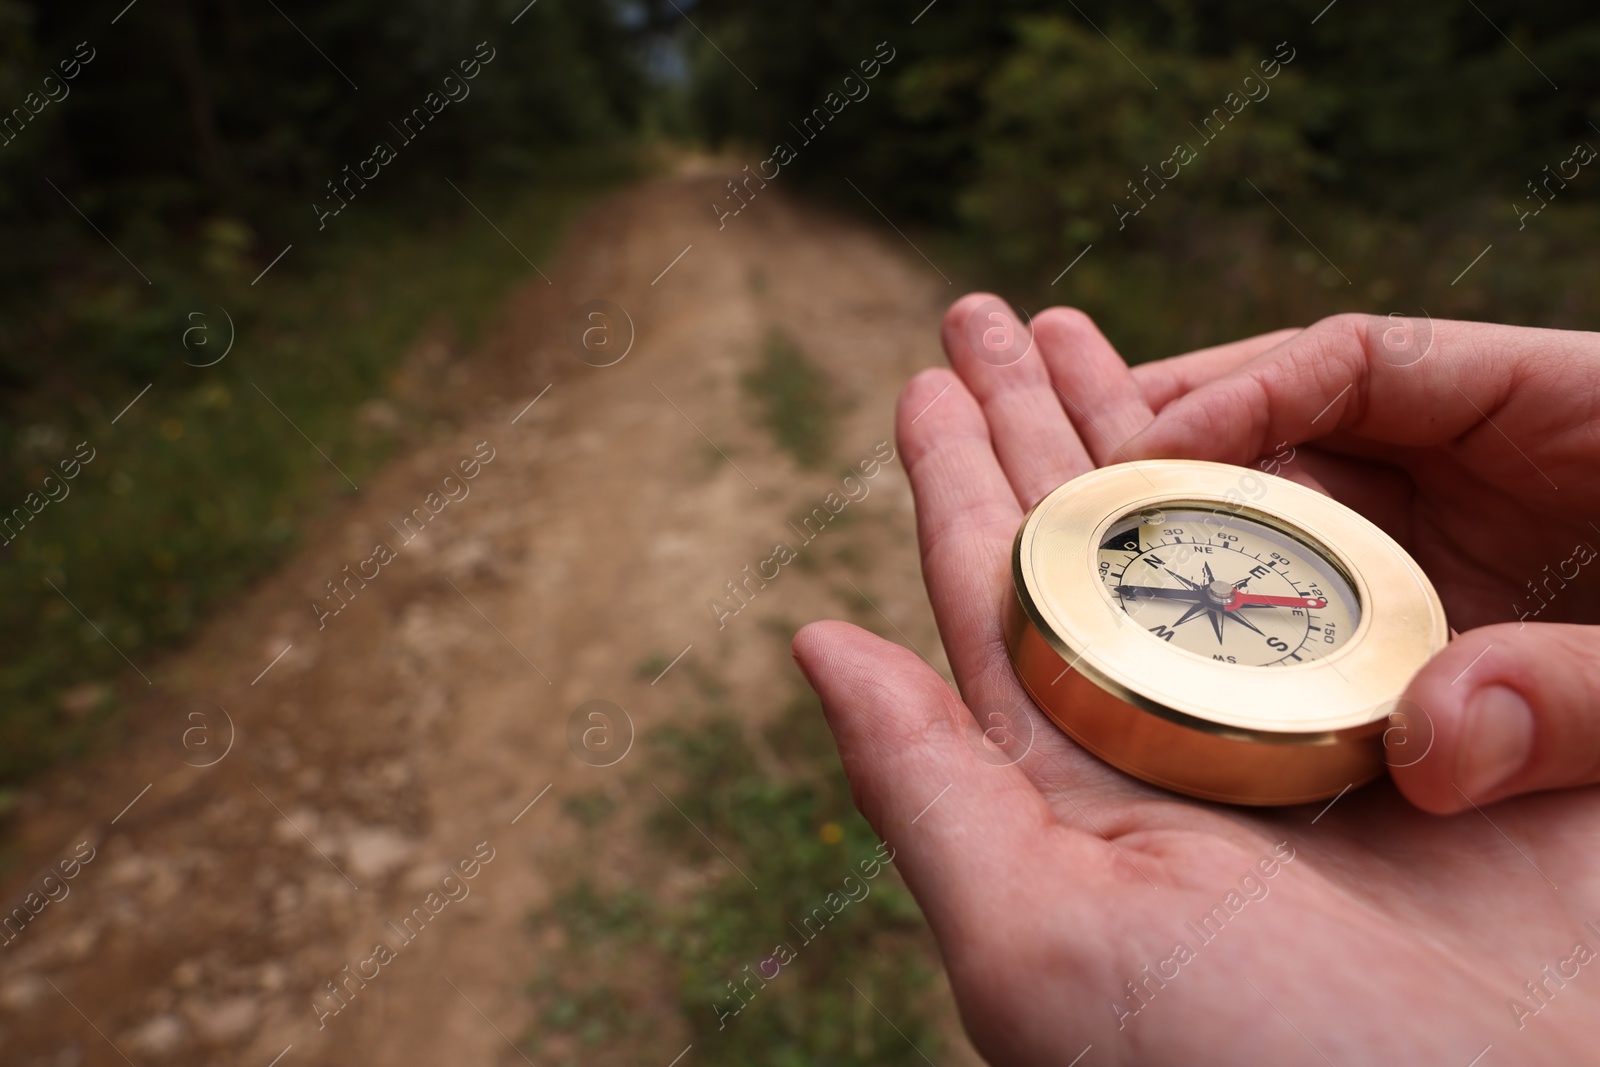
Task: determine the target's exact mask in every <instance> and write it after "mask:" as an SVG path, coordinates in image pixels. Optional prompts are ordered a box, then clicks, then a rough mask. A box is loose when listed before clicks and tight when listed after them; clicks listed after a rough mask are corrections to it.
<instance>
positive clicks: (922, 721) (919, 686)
mask: <svg viewBox="0 0 1600 1067" xmlns="http://www.w3.org/2000/svg"><path fill="white" fill-rule="evenodd" d="M793 652H794V657H795V661H796V662H797V663H798V664H799V665H800V670H801V671H802V672H803V673H804V674H805V676H806V679H807V680H808V681H809V682H810V683H811V685H812V688H814V689H815V690H816V691H817V695H818V696H819V697H820V698H821V700H822V707H823V711H824V712H825V713H826V714H827V717H828V726H829V728H830V729H831V730H832V731H833V735H834V739H835V740H836V741H837V743H838V746H839V757H840V760H841V761H842V762H843V764H844V770H845V775H846V776H847V777H848V778H849V780H850V790H851V794H852V796H853V797H854V799H855V802H856V806H857V807H858V808H860V809H861V813H862V814H863V815H864V816H866V819H867V821H868V822H869V823H871V824H872V828H873V830H875V831H876V832H877V834H878V836H879V837H881V838H882V839H883V840H884V841H885V842H887V843H888V845H889V846H890V847H891V848H893V849H894V850H895V852H894V862H895V865H896V866H897V867H899V868H900V869H901V873H902V874H903V875H904V876H905V879H906V883H907V885H908V886H909V887H910V888H911V891H912V892H913V893H914V894H916V897H917V900H918V902H919V903H921V905H922V907H923V910H924V911H925V912H926V913H927V915H928V919H929V921H930V922H931V923H932V924H933V927H934V931H935V933H936V934H938V935H939V937H940V941H941V943H945V944H952V943H955V942H959V941H960V940H962V939H961V938H960V937H957V938H956V939H955V941H954V942H952V941H947V940H946V936H945V935H946V934H956V933H962V932H965V933H971V932H972V931H973V930H974V928H975V927H974V924H975V923H979V922H982V921H983V917H984V916H985V915H986V914H987V913H988V911H989V910H990V909H992V908H994V907H995V906H996V905H995V903H994V902H995V899H996V894H995V892H994V887H995V885H996V884H997V883H996V878H997V876H999V874H1000V872H1005V871H1012V870H1015V869H1017V868H1018V866H1019V865H1020V864H1022V863H1023V862H1026V861H1027V857H1030V856H1032V857H1036V858H1037V859H1038V861H1039V862H1040V863H1041V864H1043V863H1045V862H1049V863H1050V865H1051V866H1054V865H1055V863H1056V862H1058V860H1057V858H1056V857H1057V856H1058V854H1059V853H1058V850H1059V849H1067V850H1069V852H1070V853H1071V857H1062V858H1076V859H1079V860H1081V861H1083V863H1084V869H1083V871H1082V872H1081V873H1082V875H1083V876H1084V877H1085V878H1092V876H1093V875H1094V873H1095V872H1096V871H1103V870H1105V869H1106V865H1107V861H1106V859H1105V857H1104V855H1103V853H1104V852H1107V851H1109V846H1105V845H1104V844H1103V843H1101V842H1099V841H1097V840H1095V839H1091V838H1088V837H1087V836H1086V835H1082V834H1077V833H1072V832H1070V831H1066V830H1065V828H1063V827H1061V826H1060V824H1059V823H1058V822H1057V821H1056V818H1055V816H1054V813H1053V812H1052V811H1051V810H1050V806H1049V805H1048V804H1047V803H1046V802H1045V800H1044V798H1043V797H1042V796H1040V794H1039V792H1038V790H1036V789H1034V788H1033V786H1032V785H1030V784H1029V782H1028V780H1027V778H1026V777H1025V776H1024V775H1023V773H1022V772H1021V771H1020V770H1018V769H1017V768H1016V767H1012V766H1004V767H1002V766H992V765H990V764H988V763H985V762H984V761H982V760H980V759H979V758H978V756H977V755H976V754H975V753H974V751H973V748H972V746H971V745H970V744H969V739H968V738H967V737H966V736H965V733H964V732H965V731H975V730H976V729H977V727H976V725H975V724H973V722H972V720H971V718H970V716H969V715H968V714H967V711H966V709H965V708H964V707H963V706H962V705H961V702H960V701H959V700H958V699H957V698H956V696H955V694H954V693H952V692H951V691H950V689H949V687H948V686H947V685H946V684H945V683H944V680H943V679H942V678H940V677H939V676H938V674H936V673H935V672H934V671H933V670H932V668H930V667H928V666H927V665H926V664H925V663H923V662H922V661H921V660H920V659H918V658H917V657H916V656H915V655H914V654H912V653H911V652H909V651H907V650H906V649H903V648H901V647H900V646H899V645H895V644H892V643H891V642H888V641H885V640H883V639H881V638H879V637H876V636H874V635H872V634H869V633H867V632H866V631H865V630H861V629H859V628H857V627H855V626H851V625H850V624H848V623H843V622H816V623H812V624H810V625H809V626H806V627H805V628H803V629H802V630H801V631H800V632H799V633H798V634H796V635H795V639H794V646H793ZM1005 880H1006V879H1002V881H1005Z"/></svg>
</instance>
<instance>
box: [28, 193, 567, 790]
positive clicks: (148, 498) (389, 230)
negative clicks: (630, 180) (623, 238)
mask: <svg viewBox="0 0 1600 1067" xmlns="http://www.w3.org/2000/svg"><path fill="white" fill-rule="evenodd" d="M575 184H578V185H581V188H574V187H573V186H572V185H566V186H563V185H559V184H557V183H554V182H549V183H546V184H545V185H544V186H543V188H541V189H540V190H539V191H538V192H537V193H536V194H534V195H531V196H530V195H527V194H522V195H521V196H519V197H518V198H517V199H515V200H512V199H509V198H506V199H502V198H500V197H498V196H494V197H486V198H485V199H484V200H483V201H480V202H481V203H483V204H485V205H486V206H488V207H491V208H492V209H493V210H494V213H495V215H496V217H497V218H498V220H499V223H500V226H501V227H502V228H503V229H505V230H506V231H507V232H508V233H511V234H515V235H516V238H517V240H518V243H519V244H520V245H521V247H522V248H523V249H524V250H526V251H527V252H528V253H529V254H532V255H543V254H545V253H547V251H548V250H549V249H550V248H551V247H552V246H553V245H554V243H555V239H556V236H557V235H558V233H559V231H560V227H561V225H562V223H563V222H564V221H565V220H566V219H567V218H568V217H569V215H570V214H571V213H572V212H573V211H574V210H575V208H576V207H577V206H578V205H580V204H582V203H584V202H586V200H587V198H588V197H589V196H591V195H592V194H593V191H594V183H593V180H592V178H590V177H587V176H586V177H585V178H584V180H582V181H581V182H579V183H575ZM237 240H238V236H237V231H232V232H229V231H227V230H225V229H224V230H219V233H218V235H217V236H214V237H213V238H211V241H212V242H213V244H214V245H215V246H216V249H215V251H214V252H213V254H212V256H211V258H212V261H213V267H212V271H211V273H210V274H209V276H204V277H202V276H200V275H198V274H197V275H195V276H173V277H170V278H163V283H164V284H163V287H162V289H161V292H163V293H168V294H170V295H167V296H165V297H163V298H161V300H162V302H163V304H164V305H165V308H166V309H165V310H162V311H160V312H159V313H156V312H150V313H149V314H148V315H147V314H145V313H134V312H130V311H129V310H128V309H130V308H132V309H137V308H139V307H140V306H141V305H140V301H141V300H143V299H153V298H147V297H145V296H144V295H143V294H142V293H141V292H140V290H142V289H143V288H144V287H143V286H138V285H137V284H135V285H134V286H130V287H123V288H117V287H110V288H106V289H102V290H98V291H96V292H95V293H94V294H93V296H92V298H88V299H87V300H86V303H85V304H84V305H83V312H82V316H81V318H80V320H79V321H77V322H75V323H74V324H73V327H72V328H73V330H74V331H75V336H77V337H78V338H79V339H80V341H79V343H81V344H83V345H85V346H86V347H87V350H88V351H89V352H90V353H91V354H92V356H93V358H95V359H99V360H104V361H105V364H104V365H103V366H102V367H100V373H98V374H97V376H96V377H94V378H93V379H90V380H88V381H87V382H86V383H85V384H84V386H83V388H84V389H85V395H82V396H73V395H71V394H70V393H67V392H65V391H57V390H54V389H52V390H50V391H45V392H38V393H32V394H29V395H27V396H26V397H23V398H19V399H16V400H14V401H13V405H12V419H11V420H9V421H6V422H0V456H3V457H5V463H4V465H3V466H0V517H3V516H10V515H12V509H13V508H15V507H18V506H22V505H23V504H24V501H25V500H26V499H27V494H29V493H39V491H40V489H41V486H42V485H43V484H44V478H45V477H46V476H47V475H50V474H51V473H52V472H55V473H56V474H57V477H58V478H59V469H58V468H59V463H60V461H62V460H63V459H68V458H70V457H71V456H72V455H73V452H74V449H75V447H76V446H77V445H78V443H79V442H88V445H89V447H90V448H92V449H94V452H95V454H94V458H93V460H92V461H91V462H89V463H88V464H86V465H83V467H82V470H81V473H79V474H78V476H77V477H76V478H75V479H74V480H72V481H70V482H67V483H66V486H67V488H68V490H69V493H68V495H67V496H65V498H63V499H61V500H60V501H59V502H57V503H51V504H48V505H46V506H44V507H43V509H42V511H40V513H39V514H38V515H37V516H35V517H33V518H32V519H31V521H29V522H28V523H27V524H26V525H25V526H24V527H22V529H21V530H20V533H18V534H17V535H16V536H15V537H14V539H12V540H11V544H10V545H9V546H8V547H6V548H0V553H4V558H5V563H6V565H5V567H4V568H3V569H0V633H4V634H5V635H7V637H6V640H7V645H8V648H7V654H6V656H5V657H4V658H3V661H0V663H3V665H0V784H3V783H7V782H13V781H17V780H19V779H21V778H22V777H25V776H26V775H27V774H28V773H30V772H32V771H33V770H35V769H37V768H38V767H39V766H41V765H43V764H46V763H48V762H50V761H51V760H53V759H55V758H57V757H59V756H61V755H63V754H68V753H72V752H76V751H80V750H81V749H82V748H83V747H84V746H85V745H87V744H88V743H89V742H90V741H91V739H93V738H94V737H95V735H96V734H97V733H99V732H101V730H102V727H103V726H104V720H105V714H104V713H105V711H106V710H107V709H106V708H100V709H95V710H93V711H90V712H88V713H82V712H80V713H78V714H76V715H75V714H73V713H72V712H70V711H69V710H68V709H67V708H64V707H63V697H64V696H65V695H66V694H68V693H70V692H72V691H73V690H74V689H75V688H77V687H79V686H82V685H84V684H87V683H92V682H95V681H99V680H106V679H115V680H123V681H128V682H129V683H130V684H131V685H133V686H136V687H141V688H142V686H143V683H142V681H140V680H139V679H138V678H137V676H136V675H134V674H133V672H132V671H131V670H130V669H129V667H128V665H127V663H126V662H124V660H123V659H122V654H126V655H127V656H128V658H129V659H130V660H132V661H133V662H134V663H135V664H138V665H139V666H140V667H141V668H142V669H144V671H145V673H146V674H148V673H150V671H151V669H152V668H153V659H154V657H155V656H156V655H157V654H158V653H159V652H160V651H161V650H162V649H163V648H165V647H167V646H170V645H171V644H172V643H174V642H176V641H178V640H180V639H182V638H183V637H185V636H187V635H188V634H190V633H191V632H192V630H193V628H194V626H195V624H196V623H197V622H198V621H199V620H200V619H202V618H203V617H204V616H205V613H206V612H207V611H208V610H209V609H210V608H212V607H213V606H215V605H216V604H218V603H219V602H221V601H223V600H225V599H226V598H227V597H229V596H230V595H234V594H236V593H237V591H238V589H239V588H240V587H241V586H242V585H243V584H244V583H245V582H247V581H248V580H249V579H251V578H253V577H255V576H256V575H259V574H261V573H262V572H263V571H265V570H267V569H269V568H271V567H272V566H273V565H274V564H276V563H278V562H279V561H281V560H283V559H284V558H286V557H287V555H288V554H289V553H290V552H291V551H292V550H293V549H294V548H295V547H296V545H297V543H298V537H299V532H300V530H301V529H302V527H303V524H304V522H305V520H306V519H307V518H308V517H309V516H310V515H312V514H314V513H315V511H316V510H317V509H318V508H319V507H322V506H325V502H327V501H330V500H332V501H336V500H339V499H342V498H345V497H348V496H349V495H350V494H351V492H352V490H351V489H350V486H349V485H348V484H347V483H346V482H345V480H344V478H343V477H342V476H341V475H340V474H339V473H338V472H336V471H335V470H333V469H332V467H330V466H329V464H328V462H327V461H325V460H324V459H323V458H322V456H321V455H319V454H318V452H317V450H316V448H313V446H312V445H311V444H308V443H307V441H306V438H305V437H302V436H301V435H300V433H301V431H303V432H304V433H305V435H306V437H309V438H310V439H311V440H312V441H314V442H316V443H317V447H318V448H320V449H321V450H322V451H323V452H325V453H326V454H327V455H328V456H329V457H330V458H331V459H332V460H333V461H334V462H336V463H337V464H338V465H339V467H340V468H341V469H342V470H343V471H344V472H345V474H347V475H349V477H350V478H351V479H352V480H353V481H354V482H355V484H357V485H361V484H363V482H364V479H365V478H366V477H367V475H369V474H370V473H371V472H372V471H374V470H375V469H376V468H377V466H378V465H379V464H380V463H381V462H382V461H383V460H384V458H385V457H386V456H387V455H389V454H390V452H391V451H392V449H393V447H394V445H395V444H396V442H397V441H398V440H399V436H398V435H399V433H400V432H401V427H402V424H403V422H404V421H405V416H406V415H408V414H410V415H417V414H427V413H425V412H410V413H408V412H403V411H400V410H398V409H395V408H392V407H390V408H388V409H382V410H380V411H379V412H377V414H380V415H383V416H384V417H382V418H377V419H374V418H372V417H370V415H371V414H373V411H372V409H371V408H370V407H365V408H364V407H362V405H363V404H364V403H366V402H368V401H372V400H374V399H377V398H382V397H383V396H384V395H385V394H386V393H387V392H388V391H389V376H390V374H391V372H393V371H394V369H395V368H396V366H397V365H398V363H399V361H400V359H401V357H403V356H404V355H405V354H406V353H407V351H408V350H409V349H410V348H411V347H412V345H413V344H414V343H415V341H416V339H417V337H418V335H419V333H420V332H421V331H422V330H423V328H424V327H426V326H429V325H435V326H442V327H444V328H446V329H450V330H452V332H453V333H454V334H455V335H456V336H457V338H458V339H463V341H464V342H465V340H469V339H470V337H471V336H472V335H473V333H474V332H475V331H476V330H477V329H478V328H479V327H480V326H481V324H482V323H483V322H484V321H485V319H486V317H487V315H488V314H489V313H490V312H491V311H492V310H493V309H494V308H495V307H497V306H498V303H499V301H500V300H501V299H502V298H503V296H504V294H505V293H506V291H507V289H508V288H509V286H511V285H512V284H513V283H515V282H516V281H518V280H520V279H521V278H522V277H523V276H524V275H525V273H526V271H527V264H526V263H525V262H524V261H523V260H522V258H521V256H519V255H518V254H517V253H516V252H515V251H514V250H512V249H511V248H509V247H508V246H507V245H506V244H505V242H504V240H502V238H501V237H500V236H499V235H498V234H496V233H495V232H494V230H492V229H491V228H489V227H488V226H486V225H485V224H484V223H483V220H482V219H481V218H479V217H478V215H477V214H476V213H473V212H472V211H471V210H470V209H467V208H465V207H463V208H462V209H461V210H460V211H459V212H458V213H457V215H456V218H455V219H454V220H452V221H450V222H443V223H438V224H435V225H433V226H430V227H428V228H425V229H422V230H412V231H408V230H405V229H400V228H397V227H385V226H382V225H376V224H375V225H374V226H373V227H372V228H370V229H368V230H363V231H362V232H361V233H360V235H359V237H358V238H353V239H350V240H348V241H345V242H340V243H334V244H330V245H329V246H327V247H325V248H323V249H320V250H317V251H316V252H314V253H313V256H312V257H308V259H309V262H307V263H305V264H304V265H303V267H302V269H301V270H299V271H285V272H284V273H282V274H281V275H279V274H276V273H274V274H273V275H271V276H269V278H268V279H267V280H264V281H263V282H262V283H261V284H260V285H259V286H254V287H252V286H250V285H249V280H250V277H251V275H250V274H248V273H246V274H243V275H242V280H240V277H239V276H237V275H235V274H234V271H235V270H236V269H237V268H233V267H229V266H227V265H226V264H225V263H224V262H223V257H226V256H228V255H233V254H235V253H234V252H233V251H231V250H232V249H233V248H234V246H235V244H236V243H237ZM169 287H170V288H169ZM224 307H225V308H226V309H227V310H228V312H229V313H230V314H231V315H232V316H233V319H234V324H235V327H236V329H237V338H236V339H235V342H234V347H233V351H232V352H231V353H230V354H229V356H228V358H226V359H223V360H221V362H218V363H216V365H215V366H210V367H204V368H201V367H195V366H192V365H187V364H197V363H207V362H210V361H211V360H214V359H219V358H220V357H221V355H222V350H223V347H224V346H225V344H226V343H227V339H228V327H227V325H226V322H225V320H224V315H223V313H222V310H221V309H222V308H224ZM191 311H198V312H202V313H203V315H202V317H201V318H200V319H191V318H189V317H188V312H191ZM152 319H154V320H155V324H154V325H152ZM186 326H188V327H194V328H196V329H199V328H202V327H203V329H204V331H205V332H204V334H199V333H196V334H192V335H191V336H190V338H189V340H190V342H191V347H189V348H185V347H183V346H182V344H181V343H180V337H181V335H182V331H183V330H184V329H185V328H186ZM202 336H203V337H205V339H206V344H205V345H204V346H201V345H200V344H199V341H200V339H201V338H202ZM123 351H126V352H130V353H136V354H137V355H138V358H139V359H141V360H146V361H148V362H146V363H139V364H137V366H138V367H139V369H140V371H141V372H142V373H143V374H147V375H148V377H144V378H135V379H134V380H133V382H131V383H129V382H125V381H124V380H123V378H122V377H121V376H119V375H118V374H117V373H116V367H115V366H114V360H115V358H116V356H115V354H116V353H118V352H123ZM85 361H86V362H88V361H89V360H88V357H86V360H85ZM186 361H187V364H186ZM90 365H92V363H91V364H90ZM123 369H126V368H125V367H124V368H123ZM147 384H148V385H150V386H151V388H150V390H149V392H147V393H145V394H144V395H143V396H142V397H141V398H140V399H139V400H138V403H137V404H134V405H133V406H132V408H131V409H130V410H128V411H127V413H126V414H125V415H122V416H121V417H120V418H119V419H118V421H117V422H116V423H115V425H112V424H111V421H110V420H111V419H112V418H114V417H117V415H118V412H119V411H121V410H122V409H123V407H124V406H125V405H127V404H128V403H129V402H130V401H133V400H134V399H135V398H136V397H138V396H139V394H140V392H141V390H142V389H143V388H144V386H145V385H147ZM268 398H270V402H269V399H268ZM274 405H276V408H275V407H274ZM278 409H281V412H282V413H280V411H279V410H278ZM286 416H287V418H286ZM289 419H292V420H293V422H294V425H293V426H291V425H290V423H289V421H288V420H289ZM296 427H298V429H297V428H296ZM52 484H54V483H52ZM41 495H42V494H41ZM37 499H38V497H35V500H37ZM50 583H54V585H55V586H56V587H57V588H58V589H59V590H60V593H57V592H56V591H55V590H54V589H52V588H51V584H50ZM67 598H71V601H72V604H75V605H76V609H75V608H74V607H73V606H72V605H69V604H68V603H67ZM79 610H81V611H82V612H83V616H80V615H79V614H78V611H79ZM84 616H87V619H88V620H92V624H91V622H89V621H86V619H85V618H84ZM307 618H308V619H309V618H310V612H309V609H308V611H307ZM95 627H98V628H99V629H98V630H97V629H96V628H95ZM102 632H103V633H104V637H102V636H101V633H102ZM111 643H115V645H116V648H112V647H111ZM119 649H120V650H121V652H120V654H119V652H118V650H119ZM262 665H264V664H262ZM241 669H243V670H248V667H247V666H245V665H241ZM67 703H69V704H70V703H71V701H70V700H69V701H68V702H67Z"/></svg>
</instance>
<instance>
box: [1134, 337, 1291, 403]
mask: <svg viewBox="0 0 1600 1067" xmlns="http://www.w3.org/2000/svg"><path fill="white" fill-rule="evenodd" d="M1299 332H1300V329H1299V327H1295V328H1293V329H1287V330H1273V331H1272V332H1271V333H1263V334H1259V335H1257V336H1255V337H1246V338H1245V339H1244V340H1242V341H1230V342H1229V343H1227V344H1225V345H1214V346H1213V347H1211V348H1201V349H1198V350H1197V351H1194V352H1189V353H1187V354H1186V355H1182V356H1172V357H1171V358H1169V359H1158V360H1155V361H1153V362H1150V363H1141V364H1139V365H1138V366H1137V367H1135V368H1133V380H1134V381H1135V382H1137V383H1138V384H1139V390H1140V391H1141V392H1142V393H1144V402H1145V403H1146V404H1148V405H1149V406H1150V410H1151V411H1160V410H1161V409H1162V408H1164V407H1166V406H1167V405H1168V404H1170V403H1172V402H1173V401H1174V400H1176V399H1178V397H1180V396H1183V395H1184V394H1185V393H1188V392H1190V391H1191V390H1194V389H1197V388H1199V387H1200V386H1202V385H1204V384H1206V383H1207V382H1210V381H1214V380H1216V379H1217V378H1220V377H1222V376H1223V375H1224V374H1228V373H1231V372H1233V371H1236V370H1238V369H1239V368H1240V367H1242V366H1244V365H1245V364H1246V363H1249V362H1250V361H1251V360H1252V359H1255V358H1256V357H1257V356H1259V355H1261V354H1262V353H1263V352H1270V351H1271V350H1272V349H1274V348H1277V347H1278V346H1279V345H1280V344H1282V343H1283V342H1285V341H1287V340H1288V339H1289V338H1291V337H1293V336H1294V335H1295V334H1297V333H1299Z"/></svg>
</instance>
